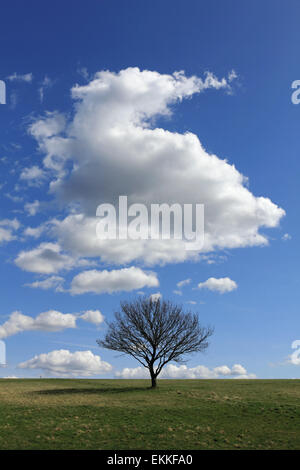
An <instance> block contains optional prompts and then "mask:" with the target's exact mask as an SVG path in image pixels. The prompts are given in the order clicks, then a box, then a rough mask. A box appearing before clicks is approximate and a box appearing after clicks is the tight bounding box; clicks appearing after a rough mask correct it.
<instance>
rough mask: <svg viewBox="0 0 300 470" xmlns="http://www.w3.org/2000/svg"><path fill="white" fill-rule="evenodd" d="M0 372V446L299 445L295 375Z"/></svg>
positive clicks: (299, 416)
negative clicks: (89, 376)
mask: <svg viewBox="0 0 300 470" xmlns="http://www.w3.org/2000/svg"><path fill="white" fill-rule="evenodd" d="M148 386H149V381H146V380H68V379H34V380H31V379H26V380H23V379H22V380H21V379H16V380H14V379H1V380H0V449H117V450H119V449H120V450H121V449H176V450H183V449H300V380H160V381H159V382H158V388H157V389H156V390H151V389H148V388H147V387H148Z"/></svg>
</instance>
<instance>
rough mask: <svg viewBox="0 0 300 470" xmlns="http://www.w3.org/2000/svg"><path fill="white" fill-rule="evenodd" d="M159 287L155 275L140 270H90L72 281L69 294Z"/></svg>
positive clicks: (132, 268)
mask: <svg viewBox="0 0 300 470" xmlns="http://www.w3.org/2000/svg"><path fill="white" fill-rule="evenodd" d="M158 285H159V282H158V279H157V277H156V274H155V273H152V272H145V271H143V270H142V269H140V268H136V267H133V266H132V267H131V268H124V269H119V270H117V269H116V270H112V271H107V270H104V271H97V270H96V269H92V270H89V271H83V272H81V273H79V274H77V276H75V277H74V278H73V280H72V284H71V293H72V294H84V293H86V292H94V293H96V294H102V293H106V292H107V293H110V294H111V293H112V292H119V291H131V290H135V289H141V288H142V287H156V286H158Z"/></svg>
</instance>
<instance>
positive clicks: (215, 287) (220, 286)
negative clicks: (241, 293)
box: [198, 277, 237, 294]
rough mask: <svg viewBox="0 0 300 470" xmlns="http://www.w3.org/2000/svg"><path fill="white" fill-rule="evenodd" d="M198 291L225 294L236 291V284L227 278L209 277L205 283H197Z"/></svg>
mask: <svg viewBox="0 0 300 470" xmlns="http://www.w3.org/2000/svg"><path fill="white" fill-rule="evenodd" d="M198 288H199V289H208V290H211V291H216V292H219V293H220V294H224V293H225V292H231V291H233V290H235V289H237V283H236V282H235V281H233V280H232V279H230V278H229V277H221V278H219V279H216V278H215V277H210V278H209V279H207V281H205V282H199V284H198Z"/></svg>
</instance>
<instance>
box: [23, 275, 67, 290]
mask: <svg viewBox="0 0 300 470" xmlns="http://www.w3.org/2000/svg"><path fill="white" fill-rule="evenodd" d="M63 283H64V278H63V277H60V276H50V277H47V278H46V279H43V280H42V281H34V282H32V283H30V284H25V286H27V287H31V288H33V289H43V290H50V289H54V290H55V291H56V292H61V291H63V287H62V285H63Z"/></svg>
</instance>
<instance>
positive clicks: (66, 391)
mask: <svg viewBox="0 0 300 470" xmlns="http://www.w3.org/2000/svg"><path fill="white" fill-rule="evenodd" d="M147 390H152V389H151V387H144V388H141V387H107V388H61V389H58V388H55V389H48V390H38V391H35V392H31V393H32V394H34V395H76V394H77V395H78V394H86V395H102V394H105V393H130V392H146V391H147Z"/></svg>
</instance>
